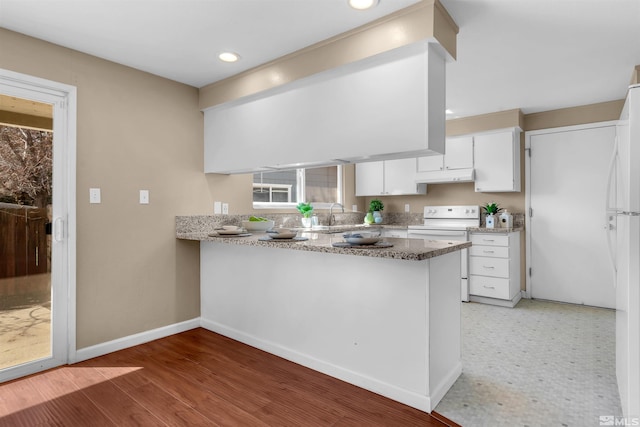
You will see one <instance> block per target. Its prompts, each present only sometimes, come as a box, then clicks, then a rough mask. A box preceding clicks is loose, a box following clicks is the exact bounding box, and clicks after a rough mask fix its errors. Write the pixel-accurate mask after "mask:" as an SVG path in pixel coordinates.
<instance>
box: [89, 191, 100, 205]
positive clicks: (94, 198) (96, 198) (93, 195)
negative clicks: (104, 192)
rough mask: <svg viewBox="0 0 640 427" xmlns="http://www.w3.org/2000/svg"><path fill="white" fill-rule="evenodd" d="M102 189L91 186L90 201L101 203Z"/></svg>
mask: <svg viewBox="0 0 640 427" xmlns="http://www.w3.org/2000/svg"><path fill="white" fill-rule="evenodd" d="M100 202H101V197H100V189H99V188H90V189H89V203H100Z"/></svg>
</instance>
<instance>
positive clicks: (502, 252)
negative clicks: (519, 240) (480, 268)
mask: <svg viewBox="0 0 640 427" xmlns="http://www.w3.org/2000/svg"><path fill="white" fill-rule="evenodd" d="M469 255H471V256H486V257H491V258H509V248H506V247H504V246H484V245H474V246H471V247H470V248H469Z"/></svg>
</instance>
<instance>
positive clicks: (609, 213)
mask: <svg viewBox="0 0 640 427" xmlns="http://www.w3.org/2000/svg"><path fill="white" fill-rule="evenodd" d="M617 157H618V135H616V139H615V142H614V144H613V152H612V153H611V160H610V161H609V173H608V176H607V191H606V192H605V193H606V195H605V197H606V199H605V201H604V218H605V230H606V231H605V233H606V234H607V248H608V249H609V250H608V252H609V261H611V267H612V268H613V279H614V280H613V287H614V288H615V287H616V274H617V272H618V266H617V260H616V253H615V248H614V247H613V243H612V242H611V238H612V235H613V233H614V232H615V227H614V226H612V224H611V221H613V220H615V219H616V213H615V210H614V209H611V207H610V206H609V201H610V200H611V187H612V185H611V184H612V183H613V174H614V173H615V170H616V159H617Z"/></svg>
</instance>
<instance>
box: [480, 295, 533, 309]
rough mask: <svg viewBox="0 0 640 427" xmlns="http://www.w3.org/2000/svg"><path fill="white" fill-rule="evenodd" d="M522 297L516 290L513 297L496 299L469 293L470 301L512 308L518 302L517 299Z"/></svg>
mask: <svg viewBox="0 0 640 427" xmlns="http://www.w3.org/2000/svg"><path fill="white" fill-rule="evenodd" d="M521 298H522V294H521V293H520V292H518V293H517V294H516V296H515V297H513V299H510V300H509V299H498V298H489V297H481V296H478V295H470V296H469V301H471V302H479V303H482V304H491V305H499V306H500V307H508V308H513V307H515V306H516V304H518V301H520V299H521Z"/></svg>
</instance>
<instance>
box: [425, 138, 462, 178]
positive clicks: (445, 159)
mask: <svg viewBox="0 0 640 427" xmlns="http://www.w3.org/2000/svg"><path fill="white" fill-rule="evenodd" d="M416 179H417V180H418V181H420V182H427V183H429V182H432V183H437V182H462V181H472V180H473V136H457V137H451V138H447V140H446V148H445V154H444V155H436V156H424V157H418V169H417V175H416Z"/></svg>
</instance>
